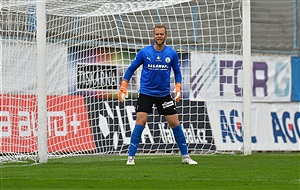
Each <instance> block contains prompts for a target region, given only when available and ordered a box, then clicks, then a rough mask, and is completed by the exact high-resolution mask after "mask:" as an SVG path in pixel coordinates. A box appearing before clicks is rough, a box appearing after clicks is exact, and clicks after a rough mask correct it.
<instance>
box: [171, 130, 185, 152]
mask: <svg viewBox="0 0 300 190" xmlns="http://www.w3.org/2000/svg"><path fill="white" fill-rule="evenodd" d="M172 130H173V134H174V137H175V140H176V142H177V146H178V148H179V150H180V152H181V155H186V154H188V148H187V145H186V139H185V136H184V133H183V130H182V128H181V125H178V126H176V127H174V128H172Z"/></svg>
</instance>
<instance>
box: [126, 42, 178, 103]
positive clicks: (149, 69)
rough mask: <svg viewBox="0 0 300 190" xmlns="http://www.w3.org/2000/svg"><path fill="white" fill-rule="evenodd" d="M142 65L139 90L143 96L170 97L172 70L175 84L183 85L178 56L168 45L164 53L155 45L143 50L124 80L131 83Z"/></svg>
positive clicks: (129, 68)
mask: <svg viewBox="0 0 300 190" xmlns="http://www.w3.org/2000/svg"><path fill="white" fill-rule="evenodd" d="M140 65H143V69H142V73H141V77H140V90H139V92H140V93H142V94H146V95H149V96H155V97H164V96H167V95H169V94H170V76H171V70H172V69H173V72H174V76H175V82H176V83H177V82H179V83H181V80H182V76H181V72H180V65H179V62H178V54H177V52H176V51H175V50H174V49H172V48H170V47H168V46H166V45H165V46H164V49H163V50H162V51H156V50H155V49H154V45H153V44H152V45H150V46H147V47H144V48H143V49H141V50H140V51H139V52H138V53H137V55H136V57H135V59H134V60H133V61H132V63H131V65H130V66H129V67H128V69H127V71H126V73H125V75H124V79H126V80H128V81H129V80H130V78H131V77H132V75H133V73H134V72H135V70H136V69H137V68H138V67H139V66H140ZM171 68H172V69H171Z"/></svg>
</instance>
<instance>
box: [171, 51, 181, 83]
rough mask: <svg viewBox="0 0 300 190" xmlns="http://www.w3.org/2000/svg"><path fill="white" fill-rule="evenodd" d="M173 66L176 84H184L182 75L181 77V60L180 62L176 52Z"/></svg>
mask: <svg viewBox="0 0 300 190" xmlns="http://www.w3.org/2000/svg"><path fill="white" fill-rule="evenodd" d="M173 60H174V61H173V64H172V68H173V72H174V77H175V83H181V82H182V75H181V71H180V64H179V60H178V54H177V53H176V51H174V55H173Z"/></svg>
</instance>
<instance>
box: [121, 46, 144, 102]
mask: <svg viewBox="0 0 300 190" xmlns="http://www.w3.org/2000/svg"><path fill="white" fill-rule="evenodd" d="M142 54H143V53H142V52H141V51H139V52H138V53H137V55H136V57H135V58H134V60H133V61H132V63H131V65H130V66H129V67H128V69H127V70H126V72H125V75H124V77H123V81H122V83H121V86H120V91H119V93H118V99H119V101H120V102H121V103H123V101H124V100H125V98H127V97H128V92H127V86H128V82H129V81H130V79H131V77H132V75H133V73H134V72H135V70H136V69H137V68H138V67H139V66H140V65H141V64H143V56H142Z"/></svg>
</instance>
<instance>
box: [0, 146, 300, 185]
mask: <svg viewBox="0 0 300 190" xmlns="http://www.w3.org/2000/svg"><path fill="white" fill-rule="evenodd" d="M191 156H192V158H193V159H195V160H196V161H198V165H184V164H181V156H180V155H166V156H161V155H154V156H153V155H145V156H144V155H137V157H136V161H135V162H136V165H135V166H126V165H125V162H126V158H127V157H126V156H82V157H72V158H60V159H49V160H48V163H46V164H36V163H30V162H10V163H2V164H1V165H0V167H1V181H0V182H1V186H0V189H3V190H5V189H17V190H20V189H28V190H29V189H30V190H34V189H41V190H44V189H55V190H56V189H58V190H60V189H64V190H65V189H72V190H74V189H239V190H243V189H256V190H257V189H272V190H273V189H286V190H294V189H295V190H297V189H300V154H299V153H298V152H297V153H253V154H252V155H248V156H245V155H238V154H233V155H221V154H215V155H209V156H200V155H191Z"/></svg>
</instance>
